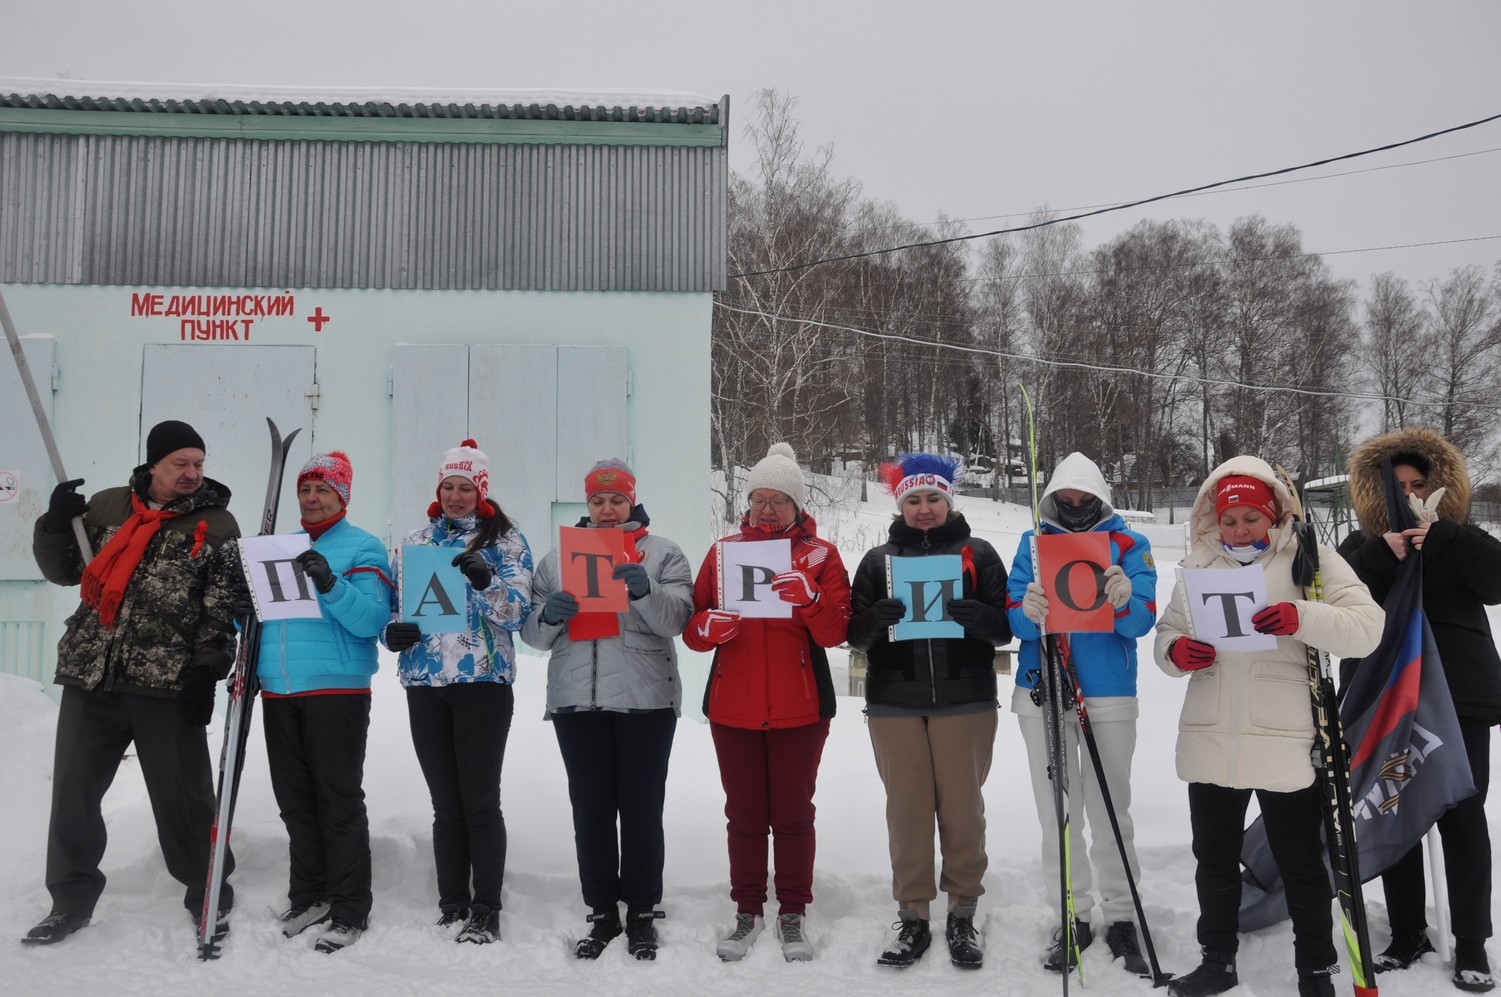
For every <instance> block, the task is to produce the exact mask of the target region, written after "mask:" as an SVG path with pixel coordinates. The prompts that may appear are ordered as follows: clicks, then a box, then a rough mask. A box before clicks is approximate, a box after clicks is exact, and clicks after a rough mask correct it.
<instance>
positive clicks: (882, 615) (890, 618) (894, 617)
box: [870, 599, 907, 627]
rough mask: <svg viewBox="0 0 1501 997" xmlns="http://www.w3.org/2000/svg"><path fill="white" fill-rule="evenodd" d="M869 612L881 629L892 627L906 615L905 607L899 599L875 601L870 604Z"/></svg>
mask: <svg viewBox="0 0 1501 997" xmlns="http://www.w3.org/2000/svg"><path fill="white" fill-rule="evenodd" d="M870 611H871V612H872V613H873V614H874V615H875V618H876V622H877V623H879V624H880V625H881V626H883V627H894V626H896V625H897V624H898V623H900V622H901V620H902V617H903V616H906V615H907V607H906V605H905V604H904V603H903V602H902V600H900V599H877V600H876V601H875V602H873V603H871V604H870Z"/></svg>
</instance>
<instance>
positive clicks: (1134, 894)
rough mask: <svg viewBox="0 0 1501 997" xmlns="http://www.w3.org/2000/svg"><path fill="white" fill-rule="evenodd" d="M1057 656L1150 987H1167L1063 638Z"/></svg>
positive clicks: (1080, 688) (1077, 677)
mask: <svg viewBox="0 0 1501 997" xmlns="http://www.w3.org/2000/svg"><path fill="white" fill-rule="evenodd" d="M1060 639H1061V640H1062V641H1063V644H1062V646H1061V648H1060V656H1061V658H1062V661H1063V668H1064V676H1065V678H1067V679H1068V682H1069V685H1070V686H1072V687H1073V692H1074V712H1075V713H1077V714H1078V715H1079V730H1080V732H1081V733H1082V734H1083V735H1084V745H1085V747H1086V748H1088V750H1089V760H1090V761H1091V762H1093V763H1094V775H1095V781H1096V782H1098V783H1099V784H1100V800H1101V801H1102V802H1103V803H1104V804H1105V814H1106V816H1108V817H1109V818H1110V830H1111V831H1112V832H1114V834H1115V847H1116V848H1117V849H1118V850H1119V851H1120V853H1121V867H1122V868H1123V869H1125V871H1126V885H1127V886H1128V887H1130V889H1131V902H1132V903H1133V904H1135V905H1136V919H1137V920H1138V921H1140V922H1141V940H1142V944H1143V945H1145V946H1146V950H1147V960H1148V962H1150V963H1151V967H1152V988H1153V989H1156V988H1157V987H1164V986H1167V984H1168V981H1169V980H1171V979H1172V978H1173V974H1172V973H1164V972H1163V971H1162V966H1161V965H1160V964H1159V963H1158V962H1157V949H1156V947H1155V946H1153V945H1152V931H1151V929H1150V928H1148V927H1147V912H1146V908H1145V907H1144V906H1143V905H1142V902H1141V892H1140V891H1139V890H1138V889H1137V888H1136V875H1135V874H1134V873H1132V872H1131V859H1130V857H1129V856H1128V855H1127V854H1126V838H1125V836H1124V835H1123V834H1121V824H1120V820H1119V818H1117V817H1116V814H1115V801H1114V800H1112V799H1111V797H1110V781H1109V780H1108V779H1106V778H1105V763H1104V762H1102V761H1101V760H1100V746H1099V743H1098V742H1097V741H1096V740H1095V736H1094V727H1093V726H1092V725H1091V724H1090V722H1089V709H1088V707H1086V706H1085V704H1084V687H1083V686H1082V685H1080V684H1079V674H1078V672H1077V671H1075V670H1074V660H1073V650H1072V649H1071V648H1070V647H1069V645H1068V638H1067V636H1066V635H1065V636H1064V637H1062V638H1060Z"/></svg>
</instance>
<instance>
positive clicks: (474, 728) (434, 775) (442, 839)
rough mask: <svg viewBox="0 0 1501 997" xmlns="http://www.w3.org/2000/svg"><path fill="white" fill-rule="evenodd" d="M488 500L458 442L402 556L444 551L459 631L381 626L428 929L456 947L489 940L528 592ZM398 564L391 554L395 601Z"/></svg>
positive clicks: (526, 560) (515, 552)
mask: <svg viewBox="0 0 1501 997" xmlns="http://www.w3.org/2000/svg"><path fill="white" fill-rule="evenodd" d="M489 491H490V459H489V458H488V457H486V456H485V454H484V453H483V452H481V451H480V450H479V448H478V447H477V446H476V445H475V442H474V441H473V440H465V441H464V442H463V443H462V444H460V445H459V446H457V447H454V448H453V449H452V450H449V451H448V452H447V453H446V454H444V456H443V463H442V466H441V467H440V468H439V471H438V498H437V501H436V502H434V503H433V504H432V505H431V506H430V507H429V508H428V516H429V518H430V520H431V521H430V522H429V523H428V525H427V526H424V527H422V528H421V529H419V530H413V531H412V532H411V533H408V534H407V535H406V536H405V537H403V538H402V549H403V550H404V549H405V548H407V547H442V548H444V549H445V553H446V552H447V551H448V550H452V551H453V555H454V556H453V562H452V563H453V564H454V566H456V567H458V568H459V570H460V571H461V572H462V573H463V575H464V578H465V584H464V592H463V597H464V613H465V618H466V619H467V621H468V627H467V629H465V630H464V631H462V632H459V633H441V634H440V633H432V634H424V633H422V631H421V629H420V628H419V626H418V625H417V624H416V623H403V622H401V621H400V620H399V618H397V617H396V616H394V615H393V622H392V623H391V624H390V625H389V626H387V627H386V646H387V647H389V648H390V649H391V650H393V651H397V652H400V658H399V661H398V665H399V668H398V675H399V676H400V678H401V684H402V686H404V687H405V689H406V694H407V717H408V720H409V721H410V723H411V728H412V746H413V748H414V749H415V750H416V752H417V761H418V764H420V765H421V766H422V775H423V777H424V778H425V779H426V780H427V788H428V791H429V793H430V794H431V795H432V800H433V856H434V859H435V861H436V863H437V868H438V907H439V915H438V923H439V924H440V925H443V926H445V927H448V926H451V925H452V926H461V927H460V930H459V932H458V936H457V940H458V941H463V942H476V943H485V942H492V941H495V940H496V939H497V938H499V937H500V891H501V886H502V883H503V881H504V878H505V864H506V825H505V816H504V815H503V814H502V813H501V809H500V772H501V767H502V764H503V763H504V761H505V751H506V739H507V737H508V736H509V734H510V730H511V717H512V715H513V714H514V713H515V696H514V694H513V692H512V689H511V683H512V681H513V680H514V679H515V677H516V650H515V646H514V645H513V643H512V634H514V633H515V632H517V631H518V630H520V629H521V625H522V624H523V623H525V622H526V617H527V613H528V612H529V611H530V609H531V588H532V554H531V550H530V548H529V547H528V546H527V543H526V538H525V537H523V536H522V535H521V532H520V531H519V530H517V529H516V528H515V526H513V525H512V524H511V521H510V519H509V518H508V517H507V516H506V514H505V513H504V512H502V511H501V509H500V506H498V505H497V504H496V503H495V502H494V501H492V500H491V499H490V497H489ZM401 562H402V557H401V550H398V551H397V558H396V565H397V567H396V570H397V576H398V577H397V583H396V584H397V591H398V592H400V588H401V580H400V572H401ZM455 595H456V593H455ZM398 608H399V607H397V605H396V604H395V603H393V609H398Z"/></svg>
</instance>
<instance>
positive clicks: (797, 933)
mask: <svg viewBox="0 0 1501 997" xmlns="http://www.w3.org/2000/svg"><path fill="white" fill-rule="evenodd" d="M777 937H778V938H780V939H781V940H782V958H783V959H786V960H787V961H788V962H807V961H809V960H810V959H812V958H813V943H812V942H810V941H808V937H807V936H806V935H804V934H803V915H801V914H781V915H778V916H777Z"/></svg>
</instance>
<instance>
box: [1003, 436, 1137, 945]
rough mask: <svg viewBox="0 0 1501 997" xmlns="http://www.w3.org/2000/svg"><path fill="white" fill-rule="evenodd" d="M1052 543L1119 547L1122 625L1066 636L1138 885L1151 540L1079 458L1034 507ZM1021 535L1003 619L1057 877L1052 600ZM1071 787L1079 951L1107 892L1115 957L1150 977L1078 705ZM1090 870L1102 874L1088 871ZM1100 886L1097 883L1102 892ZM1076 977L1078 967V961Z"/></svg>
mask: <svg viewBox="0 0 1501 997" xmlns="http://www.w3.org/2000/svg"><path fill="white" fill-rule="evenodd" d="M1037 506H1038V514H1039V518H1040V519H1041V520H1042V532H1043V534H1049V533H1103V534H1105V535H1106V536H1108V537H1109V538H1110V567H1109V568H1108V569H1106V574H1105V577H1104V593H1103V597H1104V598H1105V599H1106V600H1107V601H1108V602H1109V603H1110V605H1111V607H1112V609H1113V611H1114V616H1115V623H1114V626H1113V627H1112V628H1111V629H1110V630H1109V631H1108V632H1103V633H1075V634H1069V635H1068V642H1069V647H1070V649H1071V651H1072V659H1073V665H1074V669H1075V671H1076V672H1077V673H1078V676H1079V685H1080V687H1081V689H1082V691H1083V693H1084V703H1085V707H1086V709H1087V710H1088V711H1089V721H1090V728H1091V729H1092V730H1093V731H1094V736H1095V743H1096V744H1097V745H1098V746H1099V749H1100V762H1101V764H1102V765H1103V766H1104V771H1105V777H1106V779H1108V780H1109V789H1110V797H1111V802H1112V803H1114V805H1115V812H1116V817H1117V819H1118V821H1119V826H1120V832H1121V839H1122V841H1123V842H1124V844H1125V850H1126V854H1127V855H1129V856H1130V859H1131V861H1130V866H1131V867H1130V870H1129V873H1130V875H1131V876H1133V877H1134V876H1136V874H1137V863H1136V848H1135V844H1134V841H1133V833H1132V823H1131V813H1130V810H1131V757H1132V755H1133V753H1134V752H1135V750H1136V717H1137V713H1138V711H1137V702H1136V641H1137V639H1138V638H1139V637H1142V636H1144V635H1145V634H1146V633H1147V632H1148V631H1150V630H1151V629H1152V623H1153V621H1154V620H1155V619H1156V616H1157V568H1156V565H1155V564H1154V563H1153V561H1152V550H1151V545H1150V544H1149V543H1148V542H1147V538H1146V537H1144V536H1142V535H1141V534H1140V533H1137V532H1136V531H1134V530H1131V529H1128V528H1127V527H1126V521H1125V520H1124V519H1123V518H1121V516H1120V514H1119V513H1117V512H1116V511H1115V506H1114V505H1112V504H1111V501H1110V486H1109V485H1107V484H1106V483H1105V476H1104V475H1103V474H1102V473H1100V469H1099V467H1098V466H1096V464H1095V463H1094V461H1092V460H1090V459H1089V458H1088V457H1086V456H1084V455H1083V454H1081V453H1071V454H1069V455H1068V456H1067V457H1065V458H1063V460H1061V461H1059V462H1058V466H1057V467H1055V468H1054V469H1053V473H1052V475H1051V477H1049V479H1048V487H1047V490H1046V491H1045V492H1044V493H1043V496H1042V499H1041V500H1040V501H1039V502H1038V503H1037ZM1033 532H1034V531H1031V530H1029V531H1027V532H1026V533H1025V534H1023V535H1022V538H1021V544H1020V546H1018V547H1017V551H1016V560H1015V561H1014V562H1013V563H1012V565H1011V573H1010V574H1009V575H1008V576H1007V582H1006V586H1007V587H1006V615H1007V617H1008V619H1009V620H1010V622H1011V631H1012V633H1013V634H1015V635H1016V637H1017V639H1018V640H1020V641H1021V654H1020V656H1019V657H1020V663H1019V665H1018V667H1017V673H1016V691H1015V692H1014V693H1013V695H1012V697H1011V708H1012V711H1013V712H1014V713H1015V714H1016V718H1017V723H1018V725H1019V726H1020V728H1021V732H1022V740H1023V742H1024V743H1025V744H1026V746H1027V758H1028V762H1029V768H1030V770H1031V774H1032V795H1033V798H1034V800H1035V802H1036V805H1037V818H1038V821H1039V822H1040V823H1041V824H1042V828H1043V833H1042V852H1043V865H1042V868H1043V869H1044V870H1050V869H1051V870H1056V869H1057V868H1058V830H1057V823H1056V814H1055V812H1054V809H1053V791H1052V784H1051V782H1050V781H1049V780H1048V774H1047V773H1048V754H1047V738H1046V735H1045V731H1044V729H1043V713H1042V707H1041V705H1040V704H1039V702H1036V701H1034V699H1033V694H1034V691H1040V690H1038V685H1039V681H1038V680H1039V677H1040V675H1041V669H1042V667H1043V662H1042V640H1041V635H1042V631H1041V628H1040V627H1039V625H1038V623H1039V620H1041V621H1043V625H1044V626H1045V625H1046V619H1047V600H1046V598H1045V597H1043V595H1042V588H1041V585H1040V584H1039V583H1038V582H1037V581H1036V577H1035V576H1036V570H1035V566H1034V564H1033V563H1032V536H1033ZM1064 735H1065V743H1066V745H1067V747H1066V755H1067V760H1068V768H1069V775H1068V777H1069V785H1070V786H1074V787H1080V786H1082V787H1083V792H1082V793H1079V792H1075V793H1070V794H1069V810H1070V814H1069V824H1070V829H1071V835H1072V842H1071V845H1070V848H1071V850H1072V853H1073V854H1074V855H1075V856H1079V857H1081V858H1082V857H1083V856H1084V854H1085V851H1084V822H1085V818H1086V817H1087V818H1088V821H1089V824H1090V827H1091V832H1092V833H1091V838H1092V839H1093V841H1092V846H1091V847H1090V849H1089V853H1088V855H1089V861H1087V862H1086V861H1079V860H1076V861H1075V862H1074V866H1073V872H1072V880H1073V889H1074V896H1075V897H1079V898H1082V902H1081V903H1079V904H1078V905H1077V910H1078V921H1079V941H1080V948H1081V949H1082V948H1083V947H1084V946H1086V945H1088V944H1089V943H1090V940H1091V939H1092V937H1093V934H1092V929H1091V927H1090V924H1089V920H1088V918H1089V914H1090V910H1091V907H1092V905H1093V900H1092V897H1091V890H1092V888H1095V887H1096V886H1097V887H1098V889H1097V892H1098V894H1099V902H1100V913H1101V914H1102V915H1103V917H1104V920H1105V923H1106V924H1107V925H1109V927H1108V928H1107V938H1106V940H1107V942H1108V943H1109V947H1110V950H1111V954H1112V955H1113V956H1115V957H1116V958H1121V959H1123V960H1124V961H1125V968H1126V969H1127V970H1128V971H1131V972H1146V971H1147V970H1146V968H1145V967H1146V963H1145V961H1144V960H1142V958H1141V954H1140V952H1139V951H1138V946H1137V941H1136V930H1135V925H1134V916H1135V906H1134V904H1133V903H1132V900H1131V889H1130V882H1129V881H1128V879H1127V868H1126V865H1125V863H1123V862H1122V861H1121V854H1120V848H1118V847H1117V845H1116V843H1115V840H1114V837H1113V836H1112V835H1111V834H1110V833H1109V832H1108V830H1107V829H1108V828H1109V827H1110V815H1109V812H1108V811H1107V810H1106V808H1105V801H1104V799H1103V795H1102V794H1101V792H1100V787H1099V781H1098V779H1096V777H1095V771H1094V766H1093V763H1092V762H1091V761H1090V760H1089V757H1088V755H1087V753H1086V751H1087V749H1086V747H1085V746H1084V745H1082V744H1081V743H1080V733H1079V720H1078V716H1077V714H1076V713H1075V711H1074V709H1073V707H1072V705H1070V706H1069V707H1068V711H1067V724H1066V726H1065V728H1064ZM1091 866H1093V869H1091ZM1095 874H1097V875H1098V882H1097V883H1096V881H1095V878H1094V876H1095ZM1044 895H1045V896H1046V897H1047V898H1048V902H1049V904H1050V905H1051V906H1052V907H1053V913H1054V917H1053V920H1052V923H1054V924H1057V923H1058V921H1059V920H1060V919H1061V917H1062V911H1061V910H1060V909H1059V908H1058V905H1059V903H1060V899H1059V896H1058V891H1057V890H1046V891H1044ZM1060 937H1061V929H1060V932H1058V933H1055V937H1054V940H1053V946H1052V948H1050V949H1049V950H1048V952H1047V953H1046V954H1045V955H1044V957H1043V964H1044V965H1046V966H1047V967H1048V968H1049V969H1055V970H1056V969H1061V968H1062V967H1063V962H1064V953H1063V948H1064V946H1063V945H1062V944H1061V943H1060ZM1068 958H1069V966H1073V965H1074V963H1073V961H1072V960H1073V957H1072V955H1070V956H1069V957H1068Z"/></svg>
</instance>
